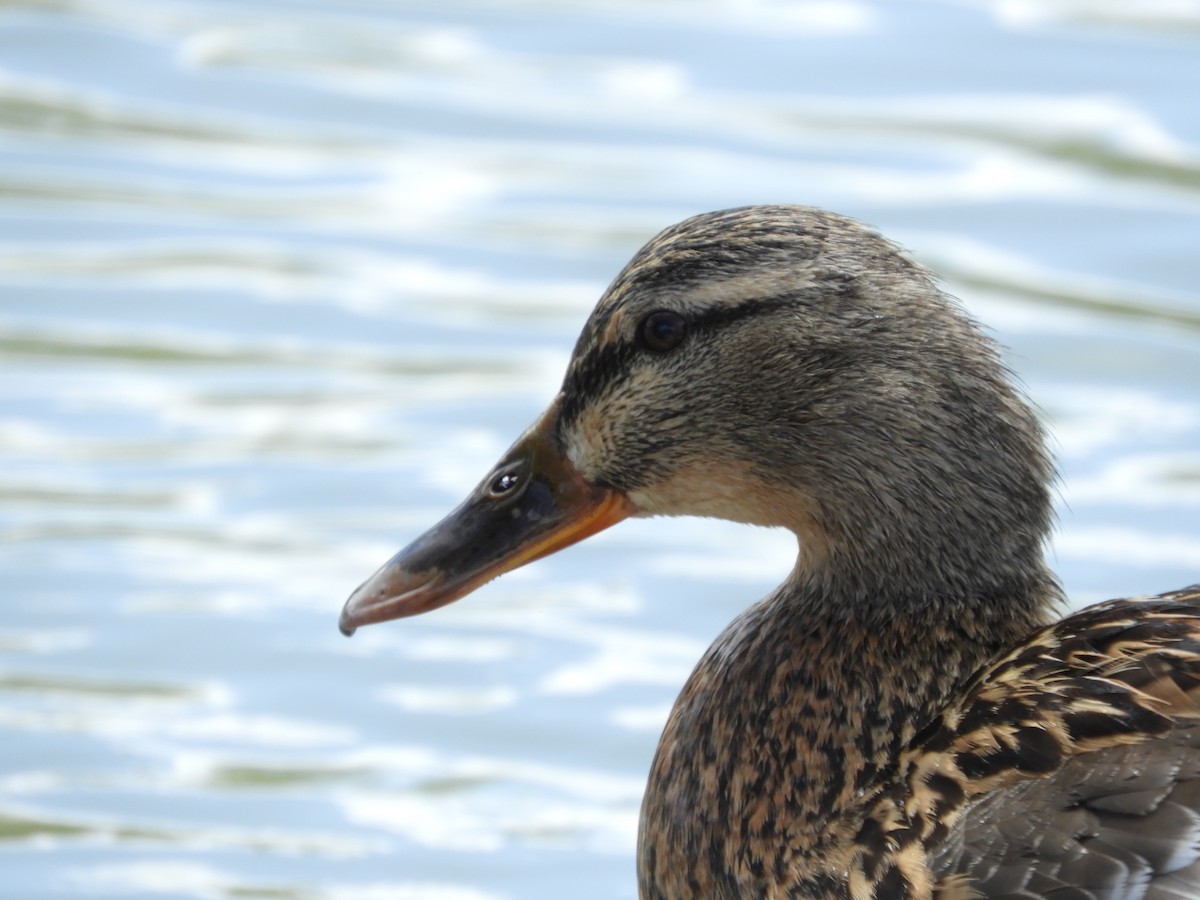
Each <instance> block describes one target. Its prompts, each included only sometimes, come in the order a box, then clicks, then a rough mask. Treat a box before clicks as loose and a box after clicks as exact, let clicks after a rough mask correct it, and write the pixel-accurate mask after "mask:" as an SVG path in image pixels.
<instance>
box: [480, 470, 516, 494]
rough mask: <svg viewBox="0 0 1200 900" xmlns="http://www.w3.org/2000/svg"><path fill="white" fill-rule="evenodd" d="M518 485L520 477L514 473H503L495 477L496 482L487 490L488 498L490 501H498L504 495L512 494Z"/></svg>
mask: <svg viewBox="0 0 1200 900" xmlns="http://www.w3.org/2000/svg"><path fill="white" fill-rule="evenodd" d="M520 483H521V477H520V476H519V475H518V474H517V473H516V472H505V473H503V474H502V475H497V476H496V480H495V481H493V482H492V485H491V487H490V488H488V496H489V497H491V498H492V499H499V498H501V497H503V496H504V495H505V494H510V493H512V491H513V489H514V488H516V486H517V485H518V484H520Z"/></svg>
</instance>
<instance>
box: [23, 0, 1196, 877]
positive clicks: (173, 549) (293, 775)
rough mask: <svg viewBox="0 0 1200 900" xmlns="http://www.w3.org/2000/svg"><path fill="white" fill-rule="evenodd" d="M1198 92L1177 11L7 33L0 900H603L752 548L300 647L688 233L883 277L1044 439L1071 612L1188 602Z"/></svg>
mask: <svg viewBox="0 0 1200 900" xmlns="http://www.w3.org/2000/svg"><path fill="white" fill-rule="evenodd" d="M1198 50H1200V7H1197V5H1196V4H1195V3H1193V2H1187V0H1183V2H1179V0H1175V2H1171V0H1147V2H1142V3H1138V4H1132V3H1128V2H1106V0H1078V2H1072V0H1036V2H1035V0H1028V2H1023V0H996V2H982V0H980V2H970V0H962V2H926V3H922V2H916V0H906V2H884V0H875V2H866V0H863V2H852V0H814V2H783V0H780V2H769V0H759V2H753V0H745V2H735V0H725V2H723V0H697V2H688V3H685V2H683V0H650V2H646V0H643V2H633V0H608V2H606V0H575V2H569V3H568V2H563V3H550V2H538V0H506V2H503V3H500V2H487V0H473V2H471V0H455V2H441V3H432V2H430V3H425V4H421V3H401V2H388V0H346V2H339V3H334V2H327V3H318V2H302V0H291V2H287V0H252V2H232V0H229V2H224V3H223V2H218V0H196V2H175V0H140V2H137V0H124V2H122V0H7V2H3V3H0V373H2V376H3V377H2V378H0V536H2V542H0V566H2V568H0V572H2V573H3V576H4V582H5V585H6V588H7V590H6V599H5V600H4V602H3V605H2V606H0V894H2V895H3V896H13V897H22V898H25V897H30V898H32V897H57V896H80V895H84V896H110V897H118V896H129V897H149V896H154V897H200V898H233V897H264V898H265V897H271V898H297V900H301V898H303V900H308V898H327V897H353V898H372V897H388V898H434V900H482V898H489V900H490V898H534V897H545V898H557V897H563V896H585V897H594V898H613V897H632V896H634V886H633V884H634V881H633V863H632V848H633V840H634V831H635V827H636V818H637V808H638V802H639V799H640V795H641V790H642V784H643V778H644V773H645V771H646V769H647V767H648V764H649V759H650V755H651V753H652V750H653V746H654V743H655V740H656V737H657V731H658V729H659V727H660V725H661V722H662V720H663V717H664V716H665V713H666V710H667V709H668V707H669V704H670V702H671V699H672V698H673V696H674V694H675V692H676V691H677V690H678V687H679V686H680V684H681V682H682V681H683V679H684V678H685V677H686V674H687V673H688V671H689V670H690V668H691V666H692V664H693V663H694V661H695V659H696V658H697V657H698V655H699V654H700V652H701V651H702V649H703V648H704V647H705V646H706V645H707V643H708V642H709V641H710V640H711V639H712V637H713V636H714V635H715V634H716V632H717V631H718V629H719V628H720V627H721V626H722V625H723V624H724V623H725V622H726V621H727V620H728V619H729V618H731V617H732V616H733V615H734V614H735V612H736V611H737V610H738V609H740V608H741V607H742V606H743V605H744V604H745V603H746V602H748V601H749V600H751V599H754V598H755V597H757V596H759V595H760V594H762V593H763V592H765V591H766V590H767V589H768V588H769V587H770V586H771V585H772V584H773V583H774V582H775V581H777V580H778V579H779V578H780V577H782V575H783V574H784V572H786V570H787V569H788V568H789V566H790V563H791V554H792V544H791V538H790V537H789V536H785V535H779V534H774V533H768V532H761V531H753V530H745V529H740V528H735V527H732V526H725V525H721V524H719V523H710V522H696V521H678V522H669V523H668V522H640V523H627V524H625V525H623V526H622V527H620V528H618V529H616V530H614V531H612V532H609V533H606V534H605V535H602V536H601V537H600V538H598V539H596V540H595V541H593V542H590V543H588V544H586V545H583V546H580V547H578V548H575V549H572V550H571V551H569V552H568V553H566V554H563V555H560V556H558V557H554V558H551V559H548V560H546V561H544V562H542V563H539V564H538V565H537V566H534V567H532V568H530V569H527V570H524V571H521V572H518V573H514V574H513V575H511V576H508V577H506V578H505V579H503V580H501V581H499V582H497V583H495V584H494V585H491V586H489V587H488V588H487V590H486V591H483V592H481V593H480V594H478V595H477V596H475V597H473V598H471V599H470V600H468V601H466V602H464V603H461V604H458V605H456V606H454V607H450V608H447V609H445V610H442V611H440V612H439V613H438V614H437V615H434V616H430V617H426V618H422V619H416V620H410V621H405V622H402V623H392V624H389V625H385V626H379V627H374V628H370V629H365V630H363V631H361V632H360V633H359V635H358V636H356V637H355V638H354V640H352V641H347V640H345V639H343V638H342V637H341V636H340V635H339V634H338V633H337V631H336V628H335V622H336V616H337V612H338V610H339V608H340V606H341V603H342V601H343V599H344V598H345V596H346V594H347V593H348V592H349V590H350V589H351V588H352V587H354V586H355V585H356V584H357V583H358V581H360V580H361V579H362V578H363V577H365V576H366V575H367V574H369V573H370V572H371V571H372V570H373V569H374V568H375V567H376V566H377V565H378V564H379V563H380V562H382V561H383V560H384V559H385V558H386V557H387V556H389V555H390V554H391V553H392V552H393V551H394V550H395V549H397V548H398V547H399V546H400V545H401V544H403V543H405V542H406V541H407V540H408V539H409V538H411V537H412V536H413V535H414V534H416V533H417V532H418V531H419V530H420V529H421V528H423V527H424V526H425V525H428V524H430V523H432V522H433V521H434V520H436V519H437V518H439V517H440V516H441V514H442V513H443V512H445V511H446V510H447V509H448V508H449V507H450V506H451V505H453V504H454V503H456V502H457V501H458V499H460V496H461V495H462V494H463V492H464V491H465V490H467V489H468V488H469V487H470V486H472V485H473V484H474V483H475V481H476V479H477V478H478V477H479V476H480V475H481V474H482V473H483V472H484V471H485V469H486V467H487V466H488V465H490V464H491V463H492V462H493V461H494V459H495V457H496V456H497V454H498V453H499V452H500V451H502V450H503V448H504V447H505V446H507V444H508V443H509V441H510V440H511V439H512V438H513V437H514V436H515V435H516V434H517V433H518V432H519V431H520V430H521V429H522V428H523V427H524V426H525V425H526V424H527V423H528V422H529V421H530V420H531V419H532V418H533V417H534V416H535V415H536V414H537V412H538V411H539V410H540V408H541V407H542V405H544V403H545V402H546V401H547V400H548V399H549V397H550V396H551V395H552V394H553V392H554V390H555V388H556V386H557V383H558V380H559V378H560V375H561V370H562V367H563V365H564V363H565V360H566V356H567V353H568V351H569V349H570V347H571V344H572V342H573V340H574V337H575V334H576V333H577V330H578V328H579V326H580V325H581V323H582V321H583V318H584V316H585V315H586V313H587V311H588V310H589V308H590V306H591V304H592V303H593V302H594V300H595V298H596V297H597V296H598V294H599V292H600V291H601V290H602V288H603V286H604V285H605V283H606V282H607V280H608V279H609V278H610V277H611V276H612V275H613V274H614V273H615V271H616V270H617V268H618V267H619V266H620V265H621V264H622V263H623V262H624V261H625V259H626V258H627V257H628V256H629V255H630V254H631V253H632V252H633V251H634V250H635V249H636V248H637V247H638V246H639V244H640V243H641V242H642V241H644V240H645V239H646V238H647V237H649V236H650V235H651V234H652V233H654V232H655V231H657V230H658V229H659V228H660V227H662V226H664V225H667V224H669V223H671V222H673V221H675V220H677V219H679V218H682V217H683V216H686V215H689V214H691V213H694V212H698V211H701V210H704V209H711V208H717V207H722V206H730V205H739V204H743V203H750V202H766V201H777V202H780V201H782V202H806V203H814V204H818V205H822V206H827V207H830V208H833V209H837V210H839V211H841V212H845V213H848V214H851V215H854V216H857V217H859V218H862V219H865V220H867V221H869V222H871V223H873V224H875V225H877V226H879V227H880V228H881V229H883V230H884V231H885V232H886V233H888V234H890V235H891V236H893V237H895V238H897V239H899V240H901V241H902V242H904V243H905V244H907V245H908V246H909V247H910V248H911V249H912V251H913V253H914V254H915V255H917V256H918V257H920V258H921V259H923V260H925V261H927V262H929V263H930V264H931V265H934V266H935V267H937V268H938V269H939V270H940V271H942V272H943V273H944V274H945V275H946V277H947V281H948V284H949V286H950V287H951V289H952V290H953V291H954V292H955V293H957V294H958V295H959V296H961V297H962V298H963V299H964V300H965V302H966V303H967V304H968V305H969V306H970V308H971V309H972V310H973V311H974V312H975V313H976V314H977V315H978V316H980V317H981V318H983V319H985V320H986V321H987V322H988V323H989V324H990V325H992V326H993V327H994V328H995V330H996V332H997V333H998V335H999V336H1000V337H1001V339H1002V340H1004V341H1005V342H1006V343H1007V344H1008V345H1009V346H1011V347H1012V349H1013V352H1012V356H1011V361H1012V364H1013V366H1014V367H1015V368H1016V369H1017V370H1018V371H1019V372H1020V373H1021V374H1022V376H1023V378H1024V379H1025V381H1026V384H1027V386H1028V388H1029V391H1030V392H1031V394H1032V395H1033V396H1034V397H1035V398H1036V400H1037V401H1038V403H1039V404H1040V405H1041V407H1042V408H1043V409H1044V411H1045V412H1046V414H1047V416H1048V418H1049V419H1050V421H1051V425H1052V427H1053V429H1054V433H1055V436H1056V440H1057V444H1058V450H1059V453H1060V458H1061V462H1062V469H1063V473H1064V482H1065V484H1064V488H1063V492H1062V493H1063V504H1062V510H1061V528H1060V531H1059V533H1058V535H1057V538H1056V540H1055V546H1054V558H1055V564H1056V566H1057V567H1058V568H1059V570H1060V571H1061V573H1062V575H1063V578H1064V581H1065V582H1066V584H1067V586H1068V588H1069V589H1070V590H1071V592H1072V595H1073V596H1074V597H1075V598H1076V599H1077V600H1078V601H1080V602H1082V601H1089V600H1097V599H1101V598H1103V597H1107V596H1112V595H1115V594H1121V593H1129V592H1138V591H1144V590H1162V589H1167V588H1172V587H1176V586H1180V585H1182V584H1185V583H1189V582H1192V581H1196V580H1200V579H1198V575H1200V517H1198V516H1197V510H1198V509H1200V440H1198V439H1200V392H1198V390H1197V387H1198V385H1200V115H1198V114H1197V107H1196V100H1195V94H1196V86H1197V84H1198V83H1200V52H1198Z"/></svg>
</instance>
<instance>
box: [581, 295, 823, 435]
mask: <svg viewBox="0 0 1200 900" xmlns="http://www.w3.org/2000/svg"><path fill="white" fill-rule="evenodd" d="M798 302H803V301H802V300H798V298H797V297H796V295H785V296H774V297H762V298H759V299H755V300H746V301H743V302H742V303H738V304H734V305H730V306H725V307H719V308H717V309H710V310H708V311H706V312H704V313H699V314H695V315H687V316H685V319H686V321H687V333H688V334H689V335H696V334H699V333H702V332H705V331H710V330H712V329H714V328H718V327H721V326H724V325H727V324H729V323H730V322H735V321H737V320H738V319H744V318H746V317H747V316H754V315H759V314H762V313H766V312H771V311H773V310H776V309H783V308H785V307H789V306H795V305H797V303H798ZM638 340H639V338H638V337H634V338H633V339H629V338H623V339H618V340H617V341H614V342H612V343H609V344H602V345H598V346H595V347H593V348H592V349H591V351H589V352H588V353H587V355H586V356H584V357H582V358H580V359H577V360H575V362H574V363H572V365H571V367H570V368H569V369H568V370H567V377H566V379H565V380H564V381H563V395H564V398H563V399H564V402H563V408H562V412H561V413H560V414H559V433H560V434H561V433H562V432H563V431H565V430H566V429H567V428H568V427H570V425H571V424H573V423H574V421H575V419H577V418H578V417H579V413H580V412H581V411H582V410H583V407H584V406H585V405H586V404H587V402H588V400H589V399H590V398H591V397H596V396H599V395H600V394H602V393H603V392H604V391H605V389H606V388H607V387H608V386H609V385H610V384H611V383H613V382H614V381H618V380H619V379H621V378H623V377H624V376H625V375H626V374H627V373H628V372H629V369H630V368H631V367H632V365H633V362H634V360H636V359H638V358H642V357H645V355H646V351H645V350H643V349H642V348H641V346H639V344H638V343H637V341H638Z"/></svg>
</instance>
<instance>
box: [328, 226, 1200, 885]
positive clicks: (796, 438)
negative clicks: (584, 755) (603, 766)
mask: <svg viewBox="0 0 1200 900" xmlns="http://www.w3.org/2000/svg"><path fill="white" fill-rule="evenodd" d="M1051 478H1052V467H1051V463H1050V461H1049V458H1048V456H1047V454H1046V451H1045V449H1044V442H1043V438H1042V434H1041V429H1040V427H1039V425H1038V423H1037V421H1036V419H1035V418H1034V416H1033V415H1032V413H1031V412H1030V410H1029V408H1028V406H1027V405H1026V403H1025V402H1024V401H1023V400H1022V398H1021V397H1020V396H1019V394H1018V393H1017V392H1016V391H1015V390H1014V388H1013V387H1012V385H1011V382H1010V380H1009V378H1008V377H1007V373H1006V372H1005V370H1004V367H1003V366H1002V364H1001V363H1000V360H999V357H998V353H997V349H996V347H995V346H994V344H993V343H992V342H991V341H990V340H989V339H987V338H986V337H985V336H984V335H983V334H982V333H981V332H980V330H979V329H978V328H977V327H976V326H975V324H974V323H973V322H971V321H970V319H969V318H968V317H967V316H966V315H964V314H963V312H962V311H961V310H960V309H959V308H958V306H957V305H956V304H955V303H954V301H952V300H951V299H950V298H948V297H947V296H946V295H945V294H944V293H943V292H942V291H941V290H940V289H939V288H938V287H937V285H936V284H935V283H934V281H933V280H932V279H931V277H930V276H929V275H928V274H927V273H926V272H925V271H924V270H923V269H922V268H920V267H919V266H917V265H916V264H914V263H912V262H911V261H909V260H908V259H906V258H905V257H904V256H903V255H902V254H901V253H900V252H899V251H897V250H896V248H894V247H893V246H892V245H891V244H889V243H888V242H887V241H885V240H884V239H882V238H881V237H879V236H878V235H876V234H874V233H873V232H871V231H869V230H868V229H866V228H864V227H863V226H861V225H859V224H857V223H855V222H852V221H850V220H847V219H844V218H841V217H839V216H836V215H833V214H830V213H825V212H821V211H818V210H813V209H809V208H804V207H791V206H774V207H750V208H746V209H739V210H728V211H724V212H718V213H711V214H708V215H704V216H698V217H696V218H694V219H690V220H688V221H686V222H684V223H681V224H680V225H677V226H674V227H672V228H669V229H667V230H666V231H664V232H663V233H662V234H660V235H659V236H658V237H656V238H655V239H654V240H652V241H651V242H650V243H649V244H647V246H646V247H645V248H643V249H642V250H641V251H640V252H639V253H638V254H637V255H636V256H635V257H634V259H633V260H632V261H631V262H630V263H629V265H628V266H627V267H626V268H625V269H624V270H623V271H622V272H621V273H620V275H618V277H617V278H616V280H615V281H614V282H613V284H612V285H611V286H610V287H609V289H608V290H607V291H606V293H605V295H604V297H602V298H601V300H600V303H599V304H598V306H597V307H596V310H595V311H594V312H593V313H592V316H591V318H590V319H589V320H588V322H587V324H586V325H585V327H584V330H583V333H582V335H581V336H580V339H579V342H578V344H577V345H576V348H575V351H574V354H573V356H572V359H571V363H570V366H569V368H568V371H567V375H566V379H565V381H564V384H563V390H562V393H561V394H560V395H559V397H558V398H556V400H555V402H554V403H553V404H552V405H551V407H550V409H549V410H548V411H547V413H546V414H545V415H544V416H543V417H542V418H541V419H540V420H539V421H538V423H536V425H535V426H534V427H533V428H532V429H531V430H530V431H529V432H527V434H526V435H525V436H524V437H523V438H522V439H521V440H520V441H518V443H517V444H516V445H514V447H513V448H512V449H511V450H510V451H509V453H508V454H507V455H506V456H505V458H504V459H502V460H501V462H500V464H499V465H498V466H497V467H496V469H495V470H493V472H492V473H491V474H490V475H489V476H488V477H487V478H485V480H484V482H483V483H482V484H481V485H480V486H479V488H477V489H476V492H475V493H474V494H473V495H472V496H471V497H470V498H468V500H467V501H466V502H465V503H464V504H463V506H461V507H460V508H459V509H458V510H456V511H455V512H454V513H452V514H451V515H450V516H449V517H448V518H447V519H446V520H445V521H444V522H443V523H442V524H441V525H439V526H437V527H436V528H435V529H433V530H432V531H431V532H430V533H429V534H427V535H426V536H424V537H422V538H421V539H419V540H418V541H416V542H415V543H414V544H413V545H412V546H411V547H410V548H408V549H407V550H405V551H403V552H402V553H401V554H399V555H398V556H397V557H396V558H395V559H394V560H393V561H392V562H390V563H389V564H388V565H387V566H385V567H384V568H383V569H381V570H380V571H379V572H378V573H376V575H375V576H373V578H372V579H371V580H369V581H368V582H367V583H366V584H364V585H363V586H362V587H361V588H359V590H358V591H356V592H355V594H354V596H353V597H352V598H351V600H350V601H349V602H348V603H347V607H346V610H345V611H344V612H343V618H342V628H343V630H345V631H346V632H347V633H350V632H351V631H353V629H354V628H355V627H357V626H358V625H361V624H366V623H369V622H375V621H382V620H383V619H387V618H393V617H396V616H400V615H410V614H414V613H416V612H422V611H425V610H427V609H431V608H434V607H436V606H439V605H441V604H443V603H447V602H450V601H451V600H454V599H456V598H457V597H459V596H462V595H463V594H465V593H467V592H469V591H470V590H473V589H475V588H476V587H478V586H479V585H480V584H482V583H483V582H484V581H486V580H487V579H489V578H491V577H494V576H495V575H496V574H499V573H500V572H503V571H506V570H508V569H511V568H513V567H515V566H517V565H521V564H524V563H525V562H528V561H530V560H532V559H536V558H537V557H539V556H542V555H545V554H546V553H549V552H553V551H555V550H557V549H559V548H560V547H563V546H566V545H567V544H569V543H571V542H573V541H575V540H579V539H581V538H583V537H586V536H587V535H588V534H591V533H594V532H595V531H597V530H599V529H600V528H603V527H607V526H608V525H611V524H613V523H614V522H616V521H617V520H619V519H620V518H622V517H624V516H626V515H710V516H720V517H722V518H728V519H732V520H735V521H741V522H749V523H754V524H760V525H777V526H783V527H787V528H790V529H791V530H792V531H794V532H795V533H796V534H797V536H798V537H799V540H800V553H799V556H798V559H797V563H796V566H795V568H794V570H793V571H792V573H791V575H790V576H789V577H788V579H787V580H786V581H785V582H784V584H782V585H781V586H780V587H779V588H778V589H776V591H775V592H773V593H772V594H771V595H770V596H769V597H767V598H766V599H764V600H762V601H760V602H759V603H757V604H755V605H753V606H751V607H750V608H749V609H748V610H746V611H745V612H744V613H742V614H741V615H740V616H738V617H737V618H736V619H735V620H734V621H733V623H731V624H730V626H729V627H728V628H727V629H726V630H725V631H724V633H722V634H721V635H720V637H718V638H717V640H716V642H715V643H714V644H713V646H712V647H711V648H710V649H709V651H708V652H707V653H706V654H705V655H704V657H703V659H701V660H700V662H699V664H698V665H697V667H696V669H695V671H694V672H693V674H692V676H691V677H690V678H689V680H688V682H687V684H686V685H685V687H684V689H683V692H682V693H681V695H680V697H679V699H678V701H677V702H676V705H675V708H674V710H673V711H672V713H671V716H670V718H669V720H668V722H667V725H666V727H665V729H664V732H663V735H662V738H661V740H660V743H659V747H658V752H657V754H656V757H655V760H654V764H653V768H652V770H651V773H650V778H649V783H648V787H647V791H646V797H645V800H644V803H643V808H642V820H641V828H640V834H639V849H638V878H639V888H640V892H641V896H642V897H643V898H645V900H689V898H694V900H699V898H705V900H714V898H742V897H765V898H818V897H821V898H825V897H833V898H852V900H867V898H875V900H885V898H886V900H891V898H895V900H932V898H939V900H960V898H968V897H977V896H984V897H1012V898H1031V897H1055V898H1059V900H1076V898H1078V900H1083V898H1092V900H1116V898H1143V897H1144V898H1155V900H1169V898H1175V897H1193V896H1200V728H1196V727H1195V726H1196V725H1197V723H1198V722H1200V586H1198V587H1194V588H1191V589H1188V590H1184V591H1179V592H1175V593H1172V594H1165V595H1162V596H1160V597H1154V598H1138V599H1131V600H1119V601H1111V602H1109V603H1106V604H1101V605H1099V606H1094V607H1091V608H1089V609H1086V610H1083V611H1082V612H1079V613H1076V614H1074V615H1072V616H1069V617H1067V618H1065V619H1063V620H1061V621H1059V622H1057V623H1054V624H1049V623H1050V621H1051V620H1052V618H1053V610H1054V608H1055V606H1056V605H1057V604H1058V601H1059V600H1060V597H1059V591H1058V587H1057V584H1056V582H1055V579H1054V577H1053V576H1052V575H1051V573H1050V572H1049V571H1048V570H1047V568H1046V567H1045V564H1044V562H1043V560H1042V549H1043V547H1042V545H1043V543H1044V541H1045V538H1046V534H1047V531H1048V529H1049V527H1050V520H1051V503H1050V493H1049V483H1050V481H1051ZM667 602H669V601H667ZM676 602H679V601H676Z"/></svg>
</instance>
